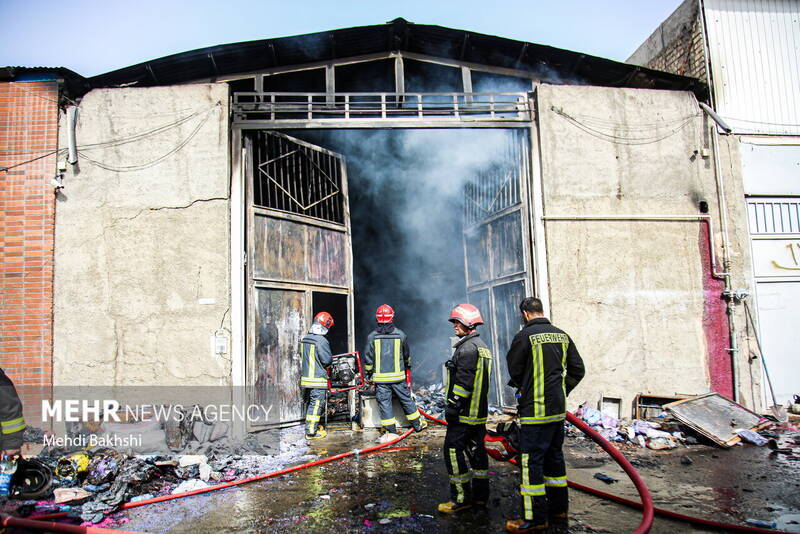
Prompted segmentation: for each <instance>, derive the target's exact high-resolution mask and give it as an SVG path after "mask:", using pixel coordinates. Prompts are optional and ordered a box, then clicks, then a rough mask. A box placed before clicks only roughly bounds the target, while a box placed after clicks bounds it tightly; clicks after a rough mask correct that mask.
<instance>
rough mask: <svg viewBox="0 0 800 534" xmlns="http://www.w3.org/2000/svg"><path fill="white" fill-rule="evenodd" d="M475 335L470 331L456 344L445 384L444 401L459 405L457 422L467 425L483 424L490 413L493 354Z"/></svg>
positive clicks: (476, 334)
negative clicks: (451, 365) (451, 366)
mask: <svg viewBox="0 0 800 534" xmlns="http://www.w3.org/2000/svg"><path fill="white" fill-rule="evenodd" d="M478 336H479V334H478V333H477V332H473V333H471V334H469V335H466V336H464V337H462V338H461V339H460V340H459V341H458V343H456V345H455V349H456V350H455V352H454V353H453V357H452V359H451V360H452V362H453V364H454V365H453V368H452V369H448V371H447V377H446V382H447V383H446V385H445V398H446V399H447V402H448V403H450V404H458V405H460V409H459V411H458V420H459V421H460V422H461V423H464V424H467V425H483V424H486V418H487V416H488V413H489V385H490V384H491V381H490V380H491V376H492V353H491V352H490V351H489V348H488V347H487V346H486V343H484V342H483V340H482V339H481V338H480V337H478Z"/></svg>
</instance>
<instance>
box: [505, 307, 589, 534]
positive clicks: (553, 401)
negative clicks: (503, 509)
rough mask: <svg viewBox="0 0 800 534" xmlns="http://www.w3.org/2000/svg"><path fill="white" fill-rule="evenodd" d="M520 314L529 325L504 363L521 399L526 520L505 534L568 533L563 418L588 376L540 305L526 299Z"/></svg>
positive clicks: (565, 337)
mask: <svg viewBox="0 0 800 534" xmlns="http://www.w3.org/2000/svg"><path fill="white" fill-rule="evenodd" d="M519 309H520V312H521V313H522V318H523V320H524V322H525V326H523V327H522V330H520V331H519V333H517V335H516V336H514V340H513V341H512V342H511V348H510V349H509V350H508V354H507V355H506V361H507V363H508V373H509V375H510V376H511V380H510V381H509V385H511V386H512V387H514V388H516V389H517V391H518V395H519V400H518V409H517V412H518V414H519V420H520V456H519V458H520V472H521V474H522V481H521V484H520V490H519V493H520V498H521V505H522V519H516V520H509V521H507V522H506V530H508V531H509V532H541V531H546V530H548V528H549V529H550V532H557V533H562V532H568V530H567V506H568V500H567V499H568V496H567V471H566V467H565V465H564V453H563V451H562V446H563V444H564V418H565V415H566V411H567V410H566V397H567V395H569V393H570V391H572V389H573V388H574V387H575V386H576V385H578V382H580V381H581V379H582V378H583V375H584V368H583V360H581V356H580V354H578V349H577V348H575V343H573V342H572V339H571V338H570V337H569V336H568V335H567V334H566V333H564V331H563V330H560V329H558V328H556V327H555V326H553V325H552V324H550V321H548V320H547V318H545V317H544V313H543V308H542V301H541V300H539V299H538V298H535V297H528V298H525V299H523V300H522V302H521V303H520V305H519ZM548 525H549V527H548Z"/></svg>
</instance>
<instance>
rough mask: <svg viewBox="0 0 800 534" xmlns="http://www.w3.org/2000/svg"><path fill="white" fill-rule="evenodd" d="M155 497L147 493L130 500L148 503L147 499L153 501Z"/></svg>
mask: <svg viewBox="0 0 800 534" xmlns="http://www.w3.org/2000/svg"><path fill="white" fill-rule="evenodd" d="M153 497H154V495H153V494H151V493H145V494H143V495H137V496H136V497H133V498H132V499H131V500H130V502H139V501H146V500H147V499H152V498H153Z"/></svg>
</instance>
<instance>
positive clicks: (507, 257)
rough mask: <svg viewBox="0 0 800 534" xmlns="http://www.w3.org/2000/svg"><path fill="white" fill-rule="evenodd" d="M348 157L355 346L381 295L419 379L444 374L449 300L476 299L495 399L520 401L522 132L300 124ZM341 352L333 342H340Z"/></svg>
mask: <svg viewBox="0 0 800 534" xmlns="http://www.w3.org/2000/svg"><path fill="white" fill-rule="evenodd" d="M287 133H288V134H289V135H291V136H293V137H297V138H299V139H303V140H304V141H306V142H308V143H312V144H315V145H318V146H321V147H325V148H326V149H329V150H332V151H335V152H336V153H339V154H342V156H343V157H344V159H345V160H346V167H347V181H348V199H349V202H348V205H349V217H350V223H351V232H352V266H353V320H354V325H353V326H354V334H355V337H354V340H353V341H354V344H355V348H356V350H363V348H364V342H365V340H366V337H367V334H368V333H369V332H370V331H371V330H372V329H373V328H375V315H374V314H375V310H376V308H377V307H378V306H379V305H381V304H390V305H391V306H392V307H394V309H395V313H396V315H395V324H396V325H397V326H398V327H399V328H401V329H402V330H404V331H405V332H406V334H408V338H409V344H410V348H411V354H412V361H413V369H412V373H413V376H414V383H415V384H416V385H423V384H433V383H438V382H441V380H442V364H443V362H444V361H445V360H446V359H448V358H449V357H450V356H451V351H452V348H451V346H452V335H453V331H452V327H451V325H450V324H449V323H448V321H447V318H448V314H449V311H450V309H451V308H452V307H453V306H455V305H456V304H458V303H461V302H472V303H473V304H476V305H478V306H479V307H480V308H481V311H482V312H483V315H484V319H485V321H486V325H485V326H483V327H481V328H480V330H479V331H480V332H481V336H482V338H483V339H484V340H485V341H486V343H487V344H488V345H489V347H490V348H491V350H492V352H493V354H494V355H495V373H494V375H495V379H494V384H493V387H492V402H493V403H494V404H499V405H506V406H510V405H513V401H514V399H513V392H511V391H508V389H507V388H506V386H505V383H506V382H507V380H508V374H507V370H506V369H505V352H506V350H507V348H508V345H509V343H510V341H511V337H513V335H514V334H515V333H516V331H517V330H518V327H519V320H518V315H519V313H518V311H517V305H518V303H519V300H520V299H521V298H522V297H523V296H525V295H526V294H531V292H532V285H531V282H530V280H531V271H532V270H531V268H530V265H531V259H530V257H531V256H530V247H531V242H530V232H529V228H528V224H529V223H528V220H529V219H528V215H527V202H525V199H526V198H527V189H526V188H527V180H528V177H529V172H528V168H527V158H528V155H527V152H526V150H525V147H526V146H527V143H528V138H527V132H523V131H518V130H517V131H515V130H510V129H482V130H467V129H464V130H455V129H453V130H450V129H437V130H424V129H408V130H383V129H365V130H303V131H299V130H293V131H289V132H287ZM334 352H335V351H334Z"/></svg>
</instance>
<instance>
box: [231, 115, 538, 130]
mask: <svg viewBox="0 0 800 534" xmlns="http://www.w3.org/2000/svg"><path fill="white" fill-rule="evenodd" d="M530 125H531V122H530V121H529V120H517V121H504V120H500V119H494V120H482V121H470V120H465V119H463V118H462V119H451V120H419V119H414V118H411V119H326V120H319V119H316V120H313V119H312V120H275V121H271V120H248V121H242V120H234V121H233V126H234V127H235V128H241V129H242V130H264V129H267V130H295V129H301V130H305V129H314V128H318V129H331V128H358V129H362V128H386V129H395V128H530Z"/></svg>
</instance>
